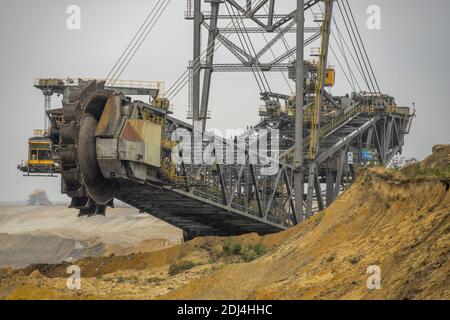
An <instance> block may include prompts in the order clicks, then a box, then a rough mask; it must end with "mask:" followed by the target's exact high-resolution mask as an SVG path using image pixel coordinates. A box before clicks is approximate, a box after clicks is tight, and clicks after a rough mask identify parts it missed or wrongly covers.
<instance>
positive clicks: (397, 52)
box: [0, 0, 450, 201]
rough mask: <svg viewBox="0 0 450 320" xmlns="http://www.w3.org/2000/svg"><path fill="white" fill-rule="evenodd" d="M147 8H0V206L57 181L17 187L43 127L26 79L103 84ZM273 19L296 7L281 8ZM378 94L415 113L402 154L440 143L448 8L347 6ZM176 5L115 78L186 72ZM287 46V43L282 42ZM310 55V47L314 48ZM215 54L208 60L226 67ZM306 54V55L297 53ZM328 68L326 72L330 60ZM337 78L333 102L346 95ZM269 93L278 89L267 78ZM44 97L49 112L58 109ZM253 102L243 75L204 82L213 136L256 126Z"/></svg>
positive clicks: (49, 2)
mask: <svg viewBox="0 0 450 320" xmlns="http://www.w3.org/2000/svg"><path fill="white" fill-rule="evenodd" d="M155 2H156V1H155V0H130V1H117V0H95V1H92V0H71V1H66V0H40V1H25V0H14V1H13V0H1V11H0V40H1V49H0V50H1V51H0V52H1V53H0V54H1V55H0V72H1V77H0V90H1V96H2V104H1V111H2V113H1V117H0V119H1V126H0V130H1V132H0V133H1V134H0V145H1V147H2V151H1V152H2V157H1V166H0V170H1V172H0V174H1V175H0V177H1V180H0V188H1V193H0V201H17V200H25V199H26V198H27V196H28V195H29V194H30V193H31V192H32V191H33V190H34V189H38V188H44V189H47V190H48V193H49V197H50V198H51V199H52V200H61V199H65V198H64V197H62V196H61V195H60V194H59V179H56V178H25V177H22V176H21V175H20V174H19V173H18V172H17V170H16V165H17V164H18V163H19V162H20V160H21V159H25V158H26V154H27V139H28V137H29V136H30V135H31V134H32V131H33V129H36V128H41V127H42V126H43V96H42V94H41V93H40V92H39V91H38V90H36V89H35V88H33V86H32V84H33V78H34V77H67V76H71V77H89V78H94V77H98V78H103V77H105V76H106V75H107V74H108V72H109V70H110V69H111V68H112V66H113V65H114V62H115V60H116V59H117V58H118V57H119V56H120V54H121V52H122V50H123V49H124V48H125V46H126V44H127V43H128V41H129V40H130V39H131V36H132V35H133V34H134V33H135V32H136V31H137V29H138V27H139V26H140V24H141V23H142V22H143V20H144V19H145V17H146V15H147V14H148V12H149V11H150V9H151V8H152V6H153V5H154V3H155ZM278 2H280V3H281V4H280V7H279V11H280V12H284V11H286V12H287V11H288V10H289V8H292V7H293V6H294V5H295V3H296V1H294V0H290V1H287V0H283V1H278ZM350 3H351V5H352V7H353V11H354V14H355V15H356V18H357V20H358V21H357V22H358V25H359V26H360V30H361V33H362V37H363V39H364V41H365V44H366V47H367V50H368V52H369V55H370V57H371V61H372V63H373V67H374V69H375V73H376V75H377V78H378V81H379V82H380V87H381V89H382V91H383V92H386V93H389V94H391V95H393V96H395V97H396V99H397V102H398V103H399V104H401V105H410V104H411V103H412V102H415V103H416V107H417V118H416V119H415V121H414V124H413V128H412V131H411V134H410V135H409V136H408V137H407V138H406V144H405V148H404V154H405V155H406V156H408V157H416V158H419V159H421V158H423V157H425V156H426V155H428V154H429V153H430V152H431V147H432V145H434V144H437V143H450V129H449V119H450V111H449V110H450V109H449V108H450V106H449V104H448V103H449V100H450V99H449V98H450V80H449V73H450V61H449V56H450V40H449V39H450V36H449V33H450V27H449V23H448V13H449V12H450V1H448V0H430V1H423V0H394V1H393V0H350ZM72 4H74V5H78V6H79V7H80V8H81V29H80V30H68V29H67V28H66V20H67V18H68V15H67V14H66V9H67V7H68V6H69V5H72ZM373 4H375V5H378V6H380V8H381V19H382V20H381V21H382V29H381V30H374V31H370V30H368V29H367V28H366V27H365V23H366V22H365V21H366V19H367V18H368V15H367V14H366V9H367V7H368V6H369V5H373ZM184 11H185V1H184V0H173V1H172V3H171V4H170V5H169V7H168V9H167V11H166V12H165V13H164V15H163V17H162V18H161V20H160V22H159V23H158V25H157V26H156V27H155V29H154V30H153V31H152V33H151V34H150V36H149V38H148V40H147V41H146V42H145V43H144V45H143V47H142V48H141V50H140V51H139V52H138V54H137V55H136V57H135V58H134V60H133V61H132V63H131V64H130V66H129V67H128V68H127V69H126V72H125V73H124V74H123V76H122V77H121V78H123V79H139V80H162V81H165V82H166V87H168V86H170V84H172V83H173V81H175V80H176V79H177V78H178V77H179V76H180V75H181V73H183V72H184V70H186V66H187V61H188V60H189V59H191V54H192V44H191V38H192V23H191V21H186V20H184V19H183V18H184ZM288 40H289V38H288ZM316 46H318V45H317V44H316ZM221 50H225V49H223V48H221V49H219V52H218V58H219V59H223V60H224V61H225V60H226V59H228V58H229V57H228V56H227V55H226V53H224V52H221ZM307 53H308V52H307ZM330 64H335V65H336V61H333V58H332V57H331V58H330ZM337 72H338V79H337V80H338V83H339V84H338V85H337V86H336V87H335V88H333V89H332V92H333V93H335V94H342V93H344V92H348V91H349V88H348V85H347V84H346V82H345V79H344V78H343V76H342V73H340V71H339V69H338V70H337ZM269 80H270V84H271V86H273V88H272V89H275V90H278V91H280V90H284V92H286V93H288V92H287V91H286V90H287V85H286V84H285V82H284V80H283V78H282V77H281V76H280V75H279V74H278V75H270V76H269ZM186 96H187V91H186V90H183V91H182V92H181V93H180V95H178V96H177V98H176V99H175V100H174V101H173V104H174V106H175V116H177V117H178V118H183V119H184V117H185V115H186ZM58 103H59V101H58V98H56V97H54V99H53V105H54V106H55V107H57V106H58ZM259 104H260V101H259V99H258V89H257V86H256V83H255V81H254V80H253V77H252V75H251V74H214V82H213V87H212V95H211V109H212V117H213V119H212V120H211V121H210V122H209V126H210V127H213V128H219V129H224V128H245V127H246V126H247V125H251V124H254V123H256V122H257V120H258V119H257V110H258V106H259Z"/></svg>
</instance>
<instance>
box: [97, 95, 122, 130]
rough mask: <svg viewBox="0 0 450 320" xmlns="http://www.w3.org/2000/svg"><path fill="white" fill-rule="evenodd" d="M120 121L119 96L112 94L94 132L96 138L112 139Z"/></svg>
mask: <svg viewBox="0 0 450 320" xmlns="http://www.w3.org/2000/svg"><path fill="white" fill-rule="evenodd" d="M119 120H120V96H119V95H117V94H114V95H112V96H110V97H109V98H108V101H106V105H105V108H104V109H103V113H102V116H101V118H100V121H99V123H98V125H97V128H96V130H95V136H96V137H112V136H113V135H114V131H115V129H116V127H117V124H118V122H119Z"/></svg>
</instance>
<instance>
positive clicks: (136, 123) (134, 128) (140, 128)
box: [119, 119, 161, 167]
mask: <svg viewBox="0 0 450 320" xmlns="http://www.w3.org/2000/svg"><path fill="white" fill-rule="evenodd" d="M120 138H121V140H123V141H127V143H124V144H123V148H120V149H121V151H122V150H123V151H125V153H126V154H127V157H132V158H134V160H132V161H138V162H143V163H146V164H149V165H152V166H155V167H160V165H161V126H160V125H159V124H156V123H154V122H151V121H148V120H138V119H129V120H127V121H126V123H125V125H124V129H123V130H122V133H121V135H120ZM119 145H120V143H119ZM141 148H143V150H142V149H141ZM141 157H142V159H141Z"/></svg>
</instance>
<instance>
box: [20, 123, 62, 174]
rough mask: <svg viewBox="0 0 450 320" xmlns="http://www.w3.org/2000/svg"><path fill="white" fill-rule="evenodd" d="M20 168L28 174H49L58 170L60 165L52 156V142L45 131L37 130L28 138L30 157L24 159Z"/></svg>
mask: <svg viewBox="0 0 450 320" xmlns="http://www.w3.org/2000/svg"><path fill="white" fill-rule="evenodd" d="M18 169H19V170H20V171H22V172H24V173H25V174H26V175H31V174H47V175H53V174H55V173H57V172H58V166H57V164H56V162H55V160H53V158H52V142H51V141H50V139H49V138H47V137H46V136H45V134H44V132H41V131H39V132H37V131H35V134H34V136H33V137H31V138H30V139H28V159H27V160H25V161H22V163H21V164H20V165H19V166H18Z"/></svg>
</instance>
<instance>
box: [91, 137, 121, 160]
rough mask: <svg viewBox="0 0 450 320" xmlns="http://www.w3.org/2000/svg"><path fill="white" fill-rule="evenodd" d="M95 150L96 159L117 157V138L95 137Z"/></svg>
mask: <svg viewBox="0 0 450 320" xmlns="http://www.w3.org/2000/svg"><path fill="white" fill-rule="evenodd" d="M96 151H97V158H98V159H118V153H117V139H102V138H97V142H96Z"/></svg>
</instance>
